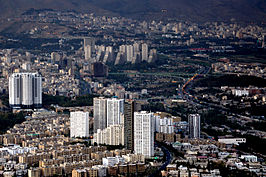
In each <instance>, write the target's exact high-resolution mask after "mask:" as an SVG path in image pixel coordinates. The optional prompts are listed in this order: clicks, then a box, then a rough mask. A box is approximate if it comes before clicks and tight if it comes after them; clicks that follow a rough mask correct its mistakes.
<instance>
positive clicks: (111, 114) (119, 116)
mask: <svg viewBox="0 0 266 177" xmlns="http://www.w3.org/2000/svg"><path fill="white" fill-rule="evenodd" d="M123 116H124V100H123V99H117V98H108V99H107V127H108V126H110V125H121V124H124V123H123V121H124V120H123Z"/></svg>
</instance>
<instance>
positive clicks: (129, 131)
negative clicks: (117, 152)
mask: <svg viewBox="0 0 266 177" xmlns="http://www.w3.org/2000/svg"><path fill="white" fill-rule="evenodd" d="M135 104H136V103H135V101H133V100H126V101H125V106H124V113H125V115H124V137H125V140H124V142H125V147H126V149H129V150H134V111H135Z"/></svg>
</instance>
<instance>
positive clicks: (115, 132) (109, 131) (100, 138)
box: [92, 125, 124, 145]
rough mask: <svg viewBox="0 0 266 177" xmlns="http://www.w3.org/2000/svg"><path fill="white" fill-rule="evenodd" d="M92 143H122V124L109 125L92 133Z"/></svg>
mask: <svg viewBox="0 0 266 177" xmlns="http://www.w3.org/2000/svg"><path fill="white" fill-rule="evenodd" d="M92 143H97V144H106V145H124V126H123V125H111V126H109V127H107V128H105V129H103V130H100V129H98V130H97V133H94V134H93V140H92Z"/></svg>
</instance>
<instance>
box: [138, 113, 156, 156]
mask: <svg viewBox="0 0 266 177" xmlns="http://www.w3.org/2000/svg"><path fill="white" fill-rule="evenodd" d="M134 152H135V154H143V155H144V156H146V157H151V156H153V155H154V114H153V113H149V112H145V111H141V112H135V113H134Z"/></svg>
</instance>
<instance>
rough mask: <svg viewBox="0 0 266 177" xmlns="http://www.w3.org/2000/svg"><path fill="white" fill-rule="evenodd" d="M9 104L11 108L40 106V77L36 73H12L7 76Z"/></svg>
mask: <svg viewBox="0 0 266 177" xmlns="http://www.w3.org/2000/svg"><path fill="white" fill-rule="evenodd" d="M9 104H10V106H11V107H12V108H21V107H22V108H40V107H41V106H42V77H41V75H39V74H38V73H13V74H12V75H11V76H10V77H9Z"/></svg>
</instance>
